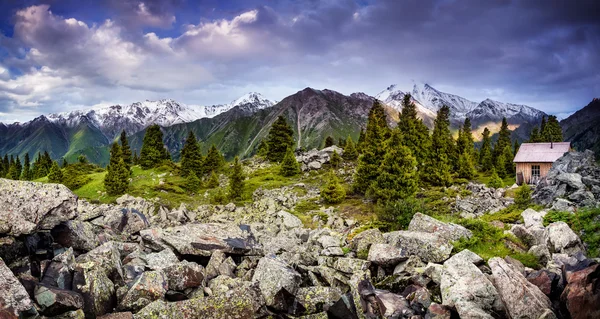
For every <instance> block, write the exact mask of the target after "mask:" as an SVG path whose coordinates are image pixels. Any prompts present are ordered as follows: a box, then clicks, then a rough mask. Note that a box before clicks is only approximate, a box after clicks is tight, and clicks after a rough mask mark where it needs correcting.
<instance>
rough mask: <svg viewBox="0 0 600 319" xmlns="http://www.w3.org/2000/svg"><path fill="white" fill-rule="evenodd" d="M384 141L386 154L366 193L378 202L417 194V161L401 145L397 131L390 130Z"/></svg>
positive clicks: (400, 138)
mask: <svg viewBox="0 0 600 319" xmlns="http://www.w3.org/2000/svg"><path fill="white" fill-rule="evenodd" d="M391 134H392V136H391V137H390V138H389V139H388V140H387V141H386V143H385V149H386V153H385V156H384V157H383V161H382V162H381V165H380V166H379V168H378V171H377V178H376V179H375V180H374V181H373V183H372V184H371V186H370V188H369V191H368V192H367V193H368V195H369V196H370V197H373V198H374V199H375V200H377V201H379V202H389V201H396V200H399V199H403V198H408V197H412V196H414V194H415V193H416V192H417V187H418V177H417V160H416V159H415V157H414V156H413V155H412V152H411V151H410V149H409V148H408V147H406V146H404V145H402V137H401V134H400V131H399V130H398V129H394V130H392V133H391Z"/></svg>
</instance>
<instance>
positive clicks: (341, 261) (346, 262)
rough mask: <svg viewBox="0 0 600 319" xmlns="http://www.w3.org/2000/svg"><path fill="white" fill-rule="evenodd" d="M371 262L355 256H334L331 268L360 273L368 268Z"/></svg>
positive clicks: (348, 272)
mask: <svg viewBox="0 0 600 319" xmlns="http://www.w3.org/2000/svg"><path fill="white" fill-rule="evenodd" d="M370 265H371V262H369V261H365V260H362V259H357V258H336V259H335V261H334V262H333V265H332V268H333V269H335V270H337V271H341V272H343V273H346V274H354V273H361V272H364V271H366V270H368V269H369V266H370Z"/></svg>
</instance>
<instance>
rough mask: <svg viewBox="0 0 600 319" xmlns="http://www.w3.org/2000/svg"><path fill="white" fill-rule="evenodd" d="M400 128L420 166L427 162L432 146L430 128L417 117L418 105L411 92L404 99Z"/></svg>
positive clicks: (403, 140)
mask: <svg viewBox="0 0 600 319" xmlns="http://www.w3.org/2000/svg"><path fill="white" fill-rule="evenodd" d="M398 129H399V130H400V133H401V136H402V144H404V145H405V146H406V147H408V148H409V149H410V151H411V152H412V154H413V156H414V157H415V158H416V160H417V163H418V164H419V167H420V166H421V165H423V164H424V163H425V160H426V159H427V155H428V154H427V152H428V150H429V148H430V147H431V140H430V138H429V129H428V128H427V126H426V125H425V124H424V123H423V121H422V120H421V119H419V118H417V107H416V106H415V103H414V102H413V101H412V98H411V95H410V94H405V95H404V98H403V99H402V112H400V116H399V120H398Z"/></svg>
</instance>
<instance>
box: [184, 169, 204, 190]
mask: <svg viewBox="0 0 600 319" xmlns="http://www.w3.org/2000/svg"><path fill="white" fill-rule="evenodd" d="M200 187H202V181H201V180H200V179H199V178H198V176H197V175H196V173H195V172H194V171H190V172H189V173H188V174H187V177H186V178H185V188H186V189H187V190H188V192H190V193H195V192H197V191H198V190H199V189H200Z"/></svg>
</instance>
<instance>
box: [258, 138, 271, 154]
mask: <svg viewBox="0 0 600 319" xmlns="http://www.w3.org/2000/svg"><path fill="white" fill-rule="evenodd" d="M256 155H257V156H259V157H262V158H267V156H268V155H269V146H268V145H267V143H266V142H265V141H264V140H262V141H260V144H258V150H257V151H256Z"/></svg>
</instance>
